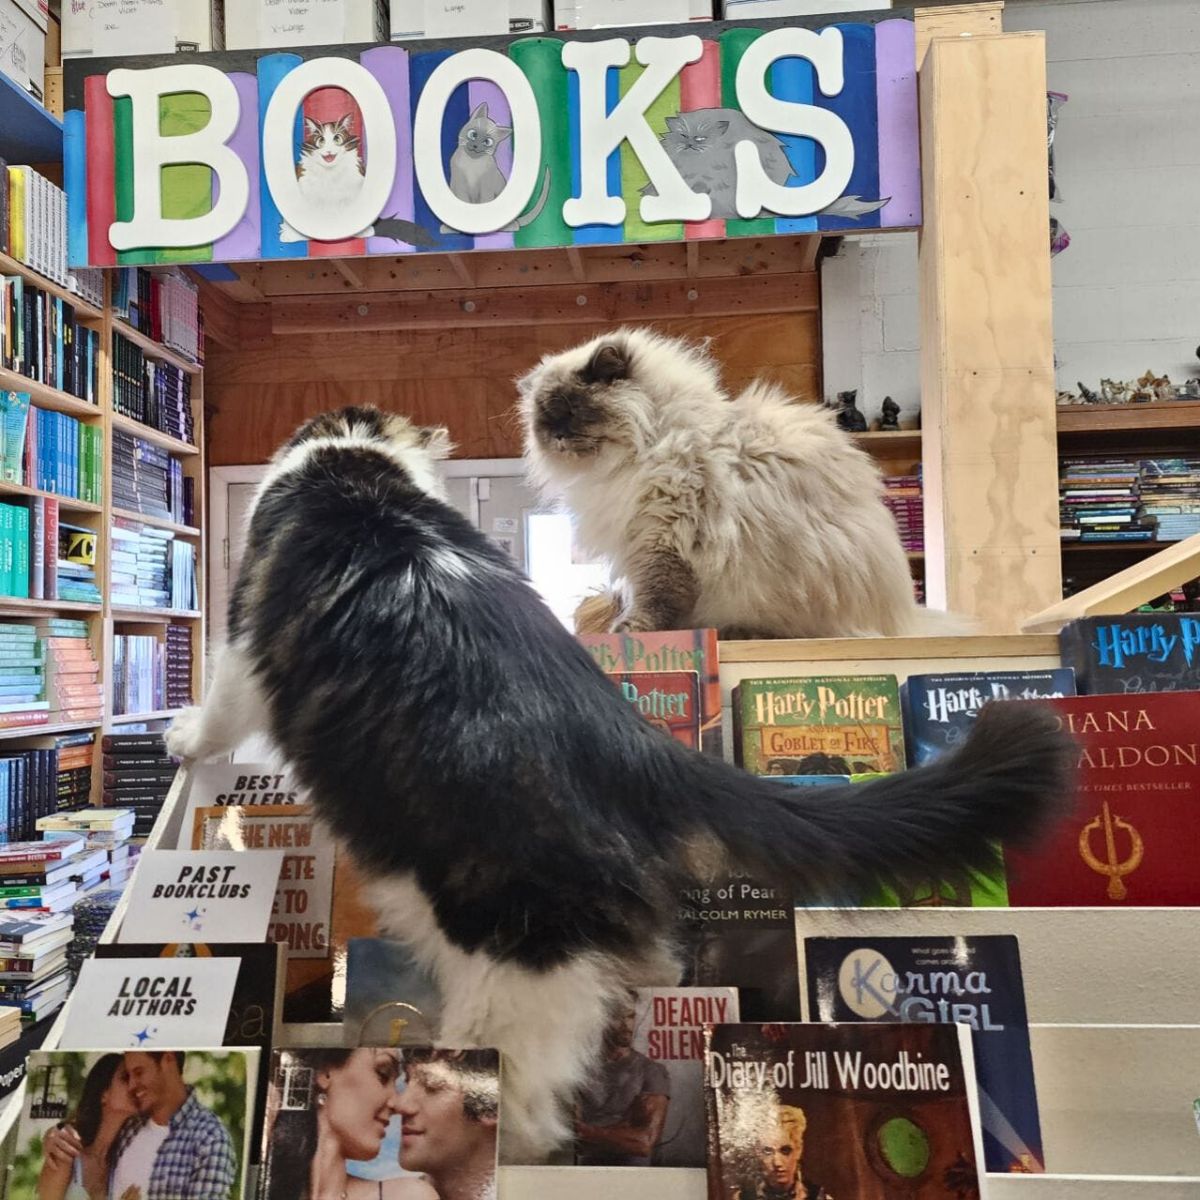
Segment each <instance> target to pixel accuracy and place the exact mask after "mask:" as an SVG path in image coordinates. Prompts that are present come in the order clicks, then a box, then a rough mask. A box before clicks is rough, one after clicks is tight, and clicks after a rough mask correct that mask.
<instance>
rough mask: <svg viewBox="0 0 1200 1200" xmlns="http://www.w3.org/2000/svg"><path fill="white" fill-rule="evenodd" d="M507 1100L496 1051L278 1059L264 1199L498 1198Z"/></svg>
mask: <svg viewBox="0 0 1200 1200" xmlns="http://www.w3.org/2000/svg"><path fill="white" fill-rule="evenodd" d="M501 1096H502V1092H501V1074H500V1055H499V1053H498V1052H497V1051H495V1050H488V1049H479V1050H452V1049H433V1048H431V1047H428V1046H405V1047H402V1048H395V1047H386V1048H385V1047H369V1046H360V1047H357V1048H354V1049H350V1048H345V1049H342V1048H325V1049H303V1050H301V1049H296V1050H277V1051H275V1054H274V1055H273V1056H272V1062H271V1083H270V1092H269V1100H268V1104H267V1122H266V1129H265V1131H264V1134H263V1138H264V1141H263V1155H262V1158H263V1165H262V1171H261V1173H260V1175H261V1177H260V1187H259V1196H260V1197H261V1200H296V1198H297V1197H298V1196H310V1197H313V1198H314V1200H316V1198H317V1197H321V1198H322V1200H324V1198H325V1197H339V1196H350V1195H364V1196H376V1195H384V1196H388V1195H396V1196H397V1197H399V1196H401V1195H405V1196H407V1195H409V1191H407V1190H405V1189H401V1188H397V1187H396V1185H395V1184H392V1185H391V1186H387V1185H388V1181H403V1180H407V1181H410V1182H411V1194H412V1196H413V1197H414V1200H416V1198H417V1197H422V1196H429V1195H432V1194H436V1195H439V1196H444V1195H448V1194H450V1192H449V1188H450V1187H451V1186H454V1187H455V1192H454V1194H456V1195H462V1196H472V1197H474V1196H478V1197H487V1196H494V1195H495V1188H496V1147H497V1135H498V1132H499V1125H500V1121H501V1119H502V1117H501V1106H502V1099H501ZM326 1110H328V1113H330V1114H332V1113H334V1112H337V1113H338V1114H339V1115H340V1119H339V1120H338V1121H337V1122H336V1123H335V1122H334V1121H333V1120H332V1119H331V1118H330V1119H321V1118H322V1114H323V1112H325V1111H326ZM422 1179H423V1180H424V1181H425V1185H426V1186H424V1187H422V1186H421V1181H422ZM364 1180H365V1181H369V1185H368V1186H366V1187H364V1186H363V1184H362V1183H360V1182H359V1181H364ZM430 1188H432V1189H433V1191H432V1193H431V1191H430Z"/></svg>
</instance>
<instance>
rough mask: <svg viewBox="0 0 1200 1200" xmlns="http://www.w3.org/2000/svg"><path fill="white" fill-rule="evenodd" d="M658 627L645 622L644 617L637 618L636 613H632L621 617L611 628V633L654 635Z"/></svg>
mask: <svg viewBox="0 0 1200 1200" xmlns="http://www.w3.org/2000/svg"><path fill="white" fill-rule="evenodd" d="M657 628H658V626H657V625H656V624H655V623H654V622H653V621H649V620H647V619H646V618H645V617H639V616H638V615H637V613H632V614H631V615H630V616H628V617H623V618H622V619H621V620H620V621H618V622H617V623H616V624H615V625H614V626H613V633H654V632H655V631H656V630H657Z"/></svg>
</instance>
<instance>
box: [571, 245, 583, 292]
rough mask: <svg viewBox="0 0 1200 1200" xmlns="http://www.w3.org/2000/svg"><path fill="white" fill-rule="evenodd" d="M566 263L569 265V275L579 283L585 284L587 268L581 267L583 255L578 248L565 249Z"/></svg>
mask: <svg viewBox="0 0 1200 1200" xmlns="http://www.w3.org/2000/svg"><path fill="white" fill-rule="evenodd" d="M567 262H568V263H570V264H571V274H572V275H573V276H574V277H575V279H576V281H577V282H579V283H587V268H586V267H585V266H584V265H583V255H582V254H580V253H579V247H578V246H568V247H567Z"/></svg>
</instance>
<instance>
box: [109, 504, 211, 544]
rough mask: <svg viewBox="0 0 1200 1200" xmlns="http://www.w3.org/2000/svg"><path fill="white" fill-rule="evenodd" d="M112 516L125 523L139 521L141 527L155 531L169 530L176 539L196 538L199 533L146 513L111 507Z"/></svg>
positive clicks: (187, 526)
mask: <svg viewBox="0 0 1200 1200" xmlns="http://www.w3.org/2000/svg"><path fill="white" fill-rule="evenodd" d="M112 515H113V516H114V517H123V518H124V519H125V520H127V521H139V522H141V524H143V525H153V526H154V528H155V529H169V530H170V531H171V532H172V533H173V534H175V536H176V537H183V538H198V537H199V536H200V533H201V531H200V530H199V529H197V528H196V526H194V525H181V524H180V523H179V522H177V521H170V520H168V519H167V518H166V517H155V516H151V515H150V514H148V513H140V512H136V511H135V510H133V509H131V508H118V507H117V506H116V505H113V510H112Z"/></svg>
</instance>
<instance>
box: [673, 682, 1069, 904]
mask: <svg viewBox="0 0 1200 1200" xmlns="http://www.w3.org/2000/svg"><path fill="white" fill-rule="evenodd" d="M1077 753H1078V750H1077V747H1076V745H1075V742H1074V741H1073V739H1072V738H1071V737H1070V735H1069V734H1066V733H1064V732H1062V731H1061V730H1060V728H1059V726H1058V723H1057V721H1056V720H1055V718H1054V715H1053V713H1051V712H1050V710H1049V709H1047V708H1045V707H1041V706H1038V705H1033V704H1026V703H1010V704H1006V703H993V704H989V705H987V706H986V707H985V708H984V709H983V710H982V711H981V713H980V715H979V718H978V720H977V721H976V722H975V725H974V727H973V729H972V731H971V735H970V737H969V738H968V739H967V741H966V742H965V743H964V744H963V746H962V747H961V748H960V749H959V750H958V751H956V752H955V753H953V754H951V755H948V756H946V757H944V758H941V759H939V760H937V761H936V762H933V763H931V764H929V765H927V766H924V767H917V768H914V769H912V770H909V771H901V772H898V773H897V774H894V775H888V776H886V777H883V778H880V779H875V780H871V781H868V782H864V783H856V784H850V785H847V786H845V787H830V786H826V787H794V786H791V785H789V784H786V783H779V782H775V781H773V780H771V779H769V778H765V777H760V776H753V775H749V774H747V773H745V772H742V771H738V770H737V769H736V768H732V767H730V766H729V765H728V764H726V763H721V762H718V761H717V760H715V759H711V758H709V759H706V758H704V756H702V755H691V756H689V758H688V762H689V763H691V764H692V765H691V768H690V769H688V770H686V771H685V774H686V776H687V778H686V784H687V787H688V789H689V795H688V800H690V813H691V815H692V816H693V818H694V819H695V822H696V823H695V825H694V826H693V827H692V830H691V835H692V836H693V837H697V836H698V837H699V846H700V847H703V846H704V845H705V844H706V843H712V842H717V843H720V845H722V846H723V847H724V848H725V851H726V853H727V854H728V856H729V858H730V859H731V860H732V862H731V863H729V864H728V865H730V866H734V865H736V866H741V867H743V868H745V869H746V870H749V871H752V872H754V873H755V874H757V875H760V876H766V877H768V878H770V879H772V880H773V881H775V882H776V883H778V884H780V885H781V886H782V887H784V888H786V889H788V890H790V891H791V892H792V894H793V895H794V896H795V897H796V899H797V900H798V901H813V902H821V901H825V902H830V903H832V902H837V901H838V900H840V899H842V898H844V897H846V896H848V895H853V894H856V893H861V892H862V891H864V890H871V889H873V888H874V887H875V886H877V885H878V884H879V883H881V882H882V883H889V884H893V885H895V884H905V883H907V884H910V885H919V884H921V883H927V882H928V881H930V880H931V879H937V878H943V877H945V876H946V875H948V874H950V873H951V872H954V871H958V870H962V869H965V868H969V869H977V870H988V869H991V868H993V867H994V866H996V864H997V861H998V859H997V855H998V843H1006V844H1011V845H1017V844H1021V843H1026V844H1027V843H1029V842H1031V841H1034V840H1035V839H1037V838H1038V837H1039V836H1040V835H1041V834H1042V833H1044V832H1045V831H1046V829H1047V828H1048V826H1050V825H1051V824H1052V823H1053V822H1054V821H1055V820H1056V819H1057V818H1059V817H1061V816H1063V815H1065V813H1066V811H1067V809H1068V807H1069V801H1070V796H1071V791H1072V781H1073V777H1074V768H1075V759H1076V755H1077ZM680 757H681V758H682V757H683V756H680ZM688 800H685V803H687V802H688ZM705 835H707V838H706V837H705ZM696 849H697V847H696V845H695V844H693V845H692V846H691V847H689V850H690V852H691V853H693V854H695V853H696ZM684 857H685V859H686V858H687V852H685V854H684ZM700 859H701V860H702V859H703V855H702V854H701V855H700ZM695 861H696V860H695V859H692V860H689V862H695ZM692 869H693V870H694V869H695V868H694V867H692Z"/></svg>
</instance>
